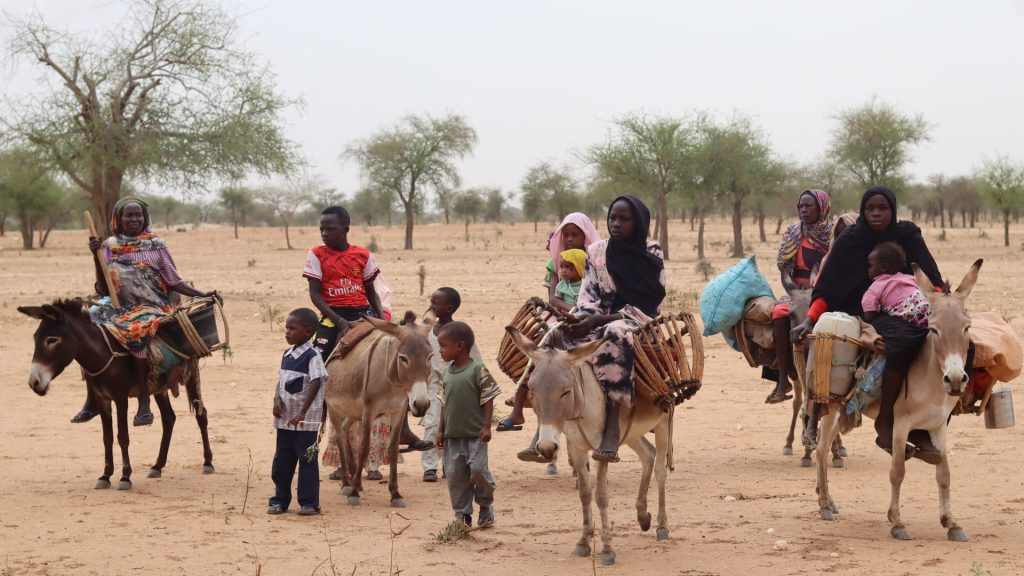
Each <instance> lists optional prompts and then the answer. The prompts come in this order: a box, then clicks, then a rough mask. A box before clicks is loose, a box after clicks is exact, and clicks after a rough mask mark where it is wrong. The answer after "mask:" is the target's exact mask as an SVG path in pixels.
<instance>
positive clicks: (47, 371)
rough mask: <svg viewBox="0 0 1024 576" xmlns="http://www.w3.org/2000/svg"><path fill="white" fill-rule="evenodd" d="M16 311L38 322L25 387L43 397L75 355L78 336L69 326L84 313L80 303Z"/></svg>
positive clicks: (61, 303)
mask: <svg viewBox="0 0 1024 576" xmlns="http://www.w3.org/2000/svg"><path fill="white" fill-rule="evenodd" d="M18 312H21V313H22V314H25V315H26V316H31V317H32V318H35V319H37V320H39V321H40V322H39V328H36V332H35V334H33V338H34V339H35V351H34V352H33V353H32V367H31V368H30V369H29V373H28V386H29V388H31V389H32V391H33V392H35V393H36V394H38V395H40V396H44V395H46V392H47V391H48V390H49V388H50V382H52V381H53V379H54V378H56V377H57V376H60V373H61V372H63V371H64V369H65V368H67V367H68V364H71V361H72V360H74V359H75V356H76V355H77V354H78V348H79V342H78V335H77V332H76V331H75V330H73V329H72V325H71V323H72V322H73V321H75V320H80V319H81V318H83V317H84V316H85V314H86V312H85V309H84V308H83V304H82V301H81V300H79V299H77V298H76V299H74V300H57V301H55V302H54V303H53V304H43V305H42V306H18Z"/></svg>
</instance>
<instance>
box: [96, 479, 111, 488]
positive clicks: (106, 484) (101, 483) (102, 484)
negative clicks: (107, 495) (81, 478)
mask: <svg viewBox="0 0 1024 576" xmlns="http://www.w3.org/2000/svg"><path fill="white" fill-rule="evenodd" d="M93 488H95V489H96V490H106V489H108V488H110V480H107V479H106V478H100V479H99V480H97V481H96V486H93Z"/></svg>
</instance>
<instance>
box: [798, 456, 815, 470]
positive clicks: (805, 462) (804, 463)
mask: <svg viewBox="0 0 1024 576" xmlns="http://www.w3.org/2000/svg"><path fill="white" fill-rule="evenodd" d="M813 463H814V462H813V461H812V460H811V459H810V458H801V459H800V467H801V468H810V467H811V464H813Z"/></svg>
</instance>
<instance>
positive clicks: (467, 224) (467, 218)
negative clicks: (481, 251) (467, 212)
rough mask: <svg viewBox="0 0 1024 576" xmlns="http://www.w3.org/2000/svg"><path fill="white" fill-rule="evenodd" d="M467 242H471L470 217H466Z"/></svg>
mask: <svg viewBox="0 0 1024 576" xmlns="http://www.w3.org/2000/svg"><path fill="white" fill-rule="evenodd" d="M464 234H465V237H466V242H469V217H468V216H467V217H466V228H465V233H464Z"/></svg>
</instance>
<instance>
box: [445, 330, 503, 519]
mask: <svg viewBox="0 0 1024 576" xmlns="http://www.w3.org/2000/svg"><path fill="white" fill-rule="evenodd" d="M474 340H475V338H474V336H473V330H472V329H471V328H470V327H469V326H468V325H467V324H466V323H465V322H450V323H448V324H445V325H444V327H443V328H442V329H441V332H440V333H439V334H438V335H437V343H438V348H439V350H440V353H441V359H442V360H444V361H445V362H450V363H451V364H449V366H448V368H447V369H446V370H445V372H444V390H443V391H442V396H441V405H442V410H441V423H440V425H439V426H438V429H437V441H436V443H437V446H438V447H443V448H444V474H445V477H446V478H447V479H448V493H449V495H450V496H451V499H452V510H454V511H455V519H456V520H461V521H463V522H465V523H466V525H471V524H472V522H473V501H474V500H476V503H477V505H478V506H480V515H479V517H478V518H477V524H478V525H479V526H480V527H481V528H485V527H487V526H492V525H493V524H494V478H492V477H491V472H490V470H488V468H487V443H488V442H490V441H491V416H492V415H493V413H494V398H495V397H496V396H497V395H498V394H500V393H501V389H500V388H499V387H498V384H497V382H495V381H494V378H493V377H492V376H491V373H490V372H488V371H487V368H485V367H484V365H483V363H482V362H480V361H479V360H474V359H473V358H472V357H470V355H469V353H470V350H472V349H473V343H474Z"/></svg>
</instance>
